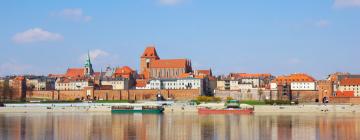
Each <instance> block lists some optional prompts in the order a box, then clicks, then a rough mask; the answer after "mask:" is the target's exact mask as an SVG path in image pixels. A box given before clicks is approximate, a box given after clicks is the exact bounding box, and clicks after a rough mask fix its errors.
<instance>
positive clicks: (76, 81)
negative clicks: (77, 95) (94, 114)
mask: <svg viewBox="0 0 360 140" xmlns="http://www.w3.org/2000/svg"><path fill="white" fill-rule="evenodd" d="M92 86H94V82H93V81H92V80H91V79H89V78H59V79H57V80H56V83H55V90H83V89H84V88H86V87H92Z"/></svg>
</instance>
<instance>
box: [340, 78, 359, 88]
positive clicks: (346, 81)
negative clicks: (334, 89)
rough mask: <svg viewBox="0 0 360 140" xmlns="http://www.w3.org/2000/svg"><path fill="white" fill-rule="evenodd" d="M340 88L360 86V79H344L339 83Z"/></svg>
mask: <svg viewBox="0 0 360 140" xmlns="http://www.w3.org/2000/svg"><path fill="white" fill-rule="evenodd" d="M340 85H341V86H353V85H360V78H345V79H343V80H341V81H340Z"/></svg>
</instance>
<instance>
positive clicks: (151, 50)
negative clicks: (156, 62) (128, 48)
mask: <svg viewBox="0 0 360 140" xmlns="http://www.w3.org/2000/svg"><path fill="white" fill-rule="evenodd" d="M141 58H155V59H160V57H159V55H158V54H157V52H156V49H155V46H149V47H147V48H146V49H145V51H144V53H143V54H142V55H141Z"/></svg>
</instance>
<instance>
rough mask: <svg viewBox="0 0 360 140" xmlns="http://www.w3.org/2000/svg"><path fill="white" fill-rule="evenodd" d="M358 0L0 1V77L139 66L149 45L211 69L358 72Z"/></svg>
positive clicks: (317, 74)
mask: <svg viewBox="0 0 360 140" xmlns="http://www.w3.org/2000/svg"><path fill="white" fill-rule="evenodd" d="M359 26H360V0H291V1H290V0H271V1H269V0H226V1H219V0H108V1H101V2H100V1H96V0H86V1H85V0H77V1H73V0H51V1H41V2H40V1H35V0H2V1H1V2H0V75H1V76H5V75H9V74H36V75H47V74H49V73H55V74H59V73H65V71H66V69H67V68H70V67H83V65H84V61H85V58H86V54H87V52H88V51H89V52H90V55H91V58H92V62H93V66H94V69H95V71H100V70H101V69H104V68H105V67H106V66H112V67H117V66H125V65H126V66H130V67H132V68H133V69H136V70H138V69H139V63H140V59H139V57H140V55H141V54H142V52H143V51H144V49H145V47H146V46H148V45H155V46H156V49H157V52H158V54H159V56H160V57H161V58H163V59H171V58H188V59H191V61H192V65H193V69H209V68H211V69H212V71H213V73H215V74H217V75H220V74H228V73H229V72H243V73H271V74H273V75H284V74H291V73H308V74H310V75H312V76H314V77H315V78H317V79H323V78H325V77H326V76H327V75H328V74H330V73H333V72H351V73H360V72H359V70H360V63H359V62H360V57H359V56H360V55H359V52H360V28H359Z"/></svg>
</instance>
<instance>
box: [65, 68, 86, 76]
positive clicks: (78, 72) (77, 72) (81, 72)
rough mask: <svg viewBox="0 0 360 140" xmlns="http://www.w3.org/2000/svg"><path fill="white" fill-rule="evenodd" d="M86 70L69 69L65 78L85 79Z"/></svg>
mask: <svg viewBox="0 0 360 140" xmlns="http://www.w3.org/2000/svg"><path fill="white" fill-rule="evenodd" d="M84 71H85V68H69V69H67V71H66V73H65V76H66V77H83V76H85V73H84Z"/></svg>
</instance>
